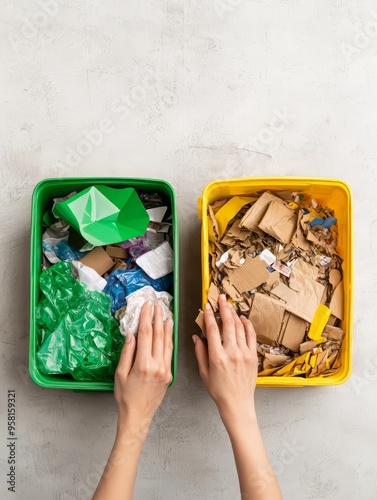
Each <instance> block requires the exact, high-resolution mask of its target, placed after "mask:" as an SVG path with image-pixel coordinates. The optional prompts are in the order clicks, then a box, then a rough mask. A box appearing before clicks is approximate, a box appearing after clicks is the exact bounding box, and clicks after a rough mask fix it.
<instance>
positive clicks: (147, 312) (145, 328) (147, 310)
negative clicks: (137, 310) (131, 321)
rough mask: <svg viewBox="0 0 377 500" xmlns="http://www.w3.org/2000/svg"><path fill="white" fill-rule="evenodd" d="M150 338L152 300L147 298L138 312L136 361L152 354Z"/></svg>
mask: <svg viewBox="0 0 377 500" xmlns="http://www.w3.org/2000/svg"><path fill="white" fill-rule="evenodd" d="M152 338H153V328H152V302H151V301H150V300H148V302H145V304H144V305H143V308H142V310H141V314H140V322H139V331H138V335H137V352H136V361H144V360H145V359H148V358H150V357H151V356H152Z"/></svg>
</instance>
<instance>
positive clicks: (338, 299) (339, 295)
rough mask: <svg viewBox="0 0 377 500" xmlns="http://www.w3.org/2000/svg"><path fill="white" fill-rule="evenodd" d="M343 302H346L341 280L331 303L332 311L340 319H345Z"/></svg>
mask: <svg viewBox="0 0 377 500" xmlns="http://www.w3.org/2000/svg"><path fill="white" fill-rule="evenodd" d="M343 302H344V292H343V281H341V282H340V283H339V285H338V286H337V287H336V288H335V290H334V293H333V294H332V297H331V300H330V304H329V308H330V309H331V313H332V314H333V315H334V316H336V317H337V318H339V319H340V320H342V319H343Z"/></svg>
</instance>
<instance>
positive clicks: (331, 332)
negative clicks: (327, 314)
mask: <svg viewBox="0 0 377 500" xmlns="http://www.w3.org/2000/svg"><path fill="white" fill-rule="evenodd" d="M322 335H323V336H324V337H325V338H326V339H327V340H333V341H335V342H342V340H343V337H344V331H343V330H342V329H341V328H338V327H337V326H330V325H326V326H325V329H324V331H323V333H322Z"/></svg>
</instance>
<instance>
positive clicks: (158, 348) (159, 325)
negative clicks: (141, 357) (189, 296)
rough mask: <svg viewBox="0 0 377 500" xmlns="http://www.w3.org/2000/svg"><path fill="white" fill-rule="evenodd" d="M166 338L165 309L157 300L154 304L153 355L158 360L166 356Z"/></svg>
mask: <svg viewBox="0 0 377 500" xmlns="http://www.w3.org/2000/svg"><path fill="white" fill-rule="evenodd" d="M164 339H165V332H164V321H163V310H162V305H161V303H160V302H159V301H157V302H155V304H154V321H153V341H152V356H153V357H154V358H156V359H158V360H160V359H162V358H163V356H164Z"/></svg>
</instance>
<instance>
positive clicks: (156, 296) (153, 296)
mask: <svg viewBox="0 0 377 500" xmlns="http://www.w3.org/2000/svg"><path fill="white" fill-rule="evenodd" d="M148 300H150V301H151V302H152V304H155V303H156V302H157V301H158V300H159V301H160V303H161V306H162V311H163V320H164V323H165V321H166V320H168V319H169V318H172V317H173V314H172V312H171V310H170V309H169V305H170V302H171V301H172V300H173V297H172V296H171V295H170V294H169V293H168V292H156V290H154V288H152V287H151V286H145V287H143V288H141V289H140V290H137V291H136V292H134V293H131V295H128V296H127V308H126V312H125V314H124V316H123V317H122V318H121V320H120V332H121V333H122V334H123V335H127V334H128V333H133V334H135V333H137V331H138V328H139V321H140V313H141V309H142V307H143V305H144V304H145V302H147V301H148Z"/></svg>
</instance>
